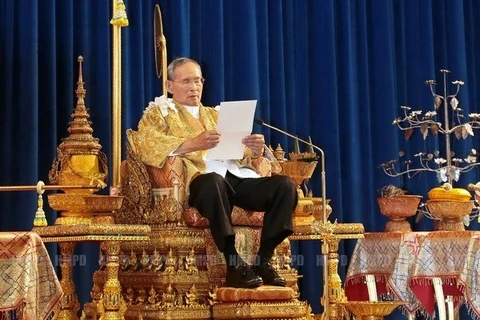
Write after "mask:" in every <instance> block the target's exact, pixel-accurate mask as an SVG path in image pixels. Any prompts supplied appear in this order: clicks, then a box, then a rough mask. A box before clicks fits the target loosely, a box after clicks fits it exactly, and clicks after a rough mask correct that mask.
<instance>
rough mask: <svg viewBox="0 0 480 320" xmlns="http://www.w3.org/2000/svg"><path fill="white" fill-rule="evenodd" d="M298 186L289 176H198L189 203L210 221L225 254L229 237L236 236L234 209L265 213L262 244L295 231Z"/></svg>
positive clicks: (217, 241) (191, 185)
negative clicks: (294, 212)
mask: <svg viewBox="0 0 480 320" xmlns="http://www.w3.org/2000/svg"><path fill="white" fill-rule="evenodd" d="M297 201H298V195H297V190H296V186H295V184H294V183H293V181H292V180H291V179H290V178H289V177H287V176H280V175H278V176H273V177H262V178H239V177H237V176H235V175H233V174H231V173H229V172H227V175H226V177H225V178H223V177H222V176H221V175H219V174H216V173H207V174H202V175H198V176H197V177H195V178H194V179H193V180H192V182H191V183H190V196H189V199H188V203H189V205H190V206H191V207H195V208H196V209H197V210H198V212H199V213H200V214H201V215H202V216H204V217H205V218H207V219H208V221H209V222H210V230H211V232H212V236H213V239H214V241H215V244H216V245H217V248H218V249H219V250H220V251H222V252H223V251H224V248H225V237H227V236H232V235H234V231H233V226H232V210H233V206H238V207H240V208H243V209H245V210H249V211H264V212H265V214H264V218H263V228H262V235H261V241H265V240H268V239H272V238H278V237H279V236H280V235H284V238H285V237H287V236H288V235H290V234H291V233H292V232H293V221H292V215H293V211H294V210H295V207H296V205H297Z"/></svg>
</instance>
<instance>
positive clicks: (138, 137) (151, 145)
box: [127, 108, 187, 167]
mask: <svg viewBox="0 0 480 320" xmlns="http://www.w3.org/2000/svg"><path fill="white" fill-rule="evenodd" d="M172 113H173V112H171V113H169V114H168V115H167V116H166V117H163V116H162V114H161V112H160V110H159V109H158V108H152V109H150V110H147V111H146V112H145V113H144V114H143V116H142V118H141V119H140V122H139V124H138V131H134V130H131V129H129V130H128V131H127V138H128V141H129V143H130V145H131V147H132V149H133V151H134V152H135V153H136V154H137V155H138V156H139V157H140V159H141V160H142V161H143V162H144V163H145V164H148V165H151V166H156V167H161V166H162V165H163V162H164V161H165V159H166V158H167V157H168V156H169V155H170V154H171V153H172V152H173V151H175V149H176V148H177V147H178V146H179V145H181V144H182V143H183V142H184V141H185V140H186V139H187V138H186V137H177V136H173V135H171V134H170V129H169V126H168V125H167V121H169V119H168V117H170V116H175V115H174V114H172Z"/></svg>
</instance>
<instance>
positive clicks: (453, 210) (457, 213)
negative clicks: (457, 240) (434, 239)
mask: <svg viewBox="0 0 480 320" xmlns="http://www.w3.org/2000/svg"><path fill="white" fill-rule="evenodd" d="M427 207H428V211H430V213H431V214H432V216H433V217H435V218H439V219H460V218H461V217H463V216H466V215H467V214H470V213H471V212H472V209H473V200H469V201H454V200H428V201H427Z"/></svg>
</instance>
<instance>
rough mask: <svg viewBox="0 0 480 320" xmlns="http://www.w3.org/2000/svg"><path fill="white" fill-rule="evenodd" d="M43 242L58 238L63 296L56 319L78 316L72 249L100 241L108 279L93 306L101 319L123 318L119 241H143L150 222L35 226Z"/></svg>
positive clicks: (123, 306)
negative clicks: (146, 223)
mask: <svg viewBox="0 0 480 320" xmlns="http://www.w3.org/2000/svg"><path fill="white" fill-rule="evenodd" d="M33 231H35V232H37V233H38V234H39V235H40V237H41V238H42V240H43V241H44V242H58V244H59V247H60V254H61V261H60V269H61V275H62V277H61V280H60V283H61V285H62V289H63V291H64V296H63V299H62V302H61V310H60V313H59V315H58V318H57V319H74V320H75V319H78V316H77V312H78V311H79V310H80V304H79V301H78V298H77V294H76V292H75V285H74V283H73V280H72V271H73V266H74V262H73V252H74V249H75V245H76V243H77V242H88V241H95V242H100V246H101V250H102V251H103V252H105V270H106V272H107V279H106V281H105V286H104V287H103V290H102V292H100V294H99V295H98V296H97V297H96V300H95V302H96V306H95V307H96V308H97V310H98V313H99V314H101V315H102V316H103V318H104V319H123V314H124V312H125V309H126V303H125V301H124V300H123V298H122V296H121V288H120V283H119V281H118V269H119V252H120V243H123V242H128V241H142V242H143V241H146V240H148V234H149V232H150V227H149V226H143V225H114V224H107V225H100V224H95V225H94V224H92V225H59V226H46V227H36V228H34V229H33Z"/></svg>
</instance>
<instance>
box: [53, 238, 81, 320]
mask: <svg viewBox="0 0 480 320" xmlns="http://www.w3.org/2000/svg"><path fill="white" fill-rule="evenodd" d="M59 246H60V255H61V260H60V270H61V274H62V278H61V280H60V284H61V285H62V289H63V297H62V301H61V303H60V312H59V314H58V319H69V320H70V319H73V320H75V319H78V316H77V312H78V310H80V303H79V302H78V298H77V294H76V292H75V284H74V283H73V280H72V271H73V259H72V255H73V251H74V249H75V243H74V242H63V243H60V244H59Z"/></svg>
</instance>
